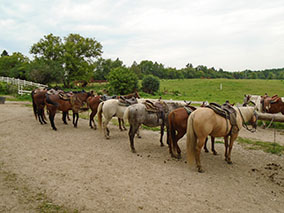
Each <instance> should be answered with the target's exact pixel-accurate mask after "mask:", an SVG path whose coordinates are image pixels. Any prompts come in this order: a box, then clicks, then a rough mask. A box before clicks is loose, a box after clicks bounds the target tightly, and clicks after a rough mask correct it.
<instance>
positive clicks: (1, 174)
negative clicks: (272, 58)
mask: <svg viewBox="0 0 284 213" xmlns="http://www.w3.org/2000/svg"><path fill="white" fill-rule="evenodd" d="M60 118H61V115H60V114H57V115H56V120H55V124H56V126H57V128H58V131H53V130H52V129H51V127H50V125H49V124H47V125H40V124H39V122H38V121H36V120H35V118H34V115H33V112H32V108H31V107H27V106H25V105H24V104H17V103H11V102H10V103H9V102H7V103H6V104H2V105H0V212H283V209H284V168H283V167H284V156H283V155H282V156H278V155H272V154H268V153H265V152H263V151H260V150H248V149H245V148H244V147H242V146H241V145H239V144H238V143H235V145H234V148H233V152H232V160H233V164H232V165H228V164H227V163H226V162H225V161H224V156H223V155H224V145H223V144H216V150H217V152H218V153H219V154H218V155H217V156H214V155H213V154H212V153H205V152H202V155H201V161H202V164H203V166H204V169H205V173H202V174H200V173H198V172H197V171H196V168H194V167H191V166H189V165H188V164H187V163H186V153H185V152H186V150H185V138H183V139H182V140H181V141H180V142H179V144H180V147H181V150H182V159H181V160H175V159H172V158H171V157H170V155H169V153H168V148H167V146H165V147H160V146H159V133H158V132H152V131H147V130H142V131H141V135H142V139H138V138H135V148H136V150H137V153H136V154H133V153H131V151H130V146H129V141H128V135H127V132H125V131H124V132H120V131H119V129H118V127H117V126H114V125H111V126H110V131H111V132H110V134H111V139H110V140H106V139H105V138H104V137H103V135H102V134H101V133H100V131H98V130H92V129H90V128H89V127H88V121H87V120H84V119H79V124H78V128H73V126H72V125H71V123H70V122H69V125H64V124H63V122H62V121H61V119H60ZM240 136H241V137H247V138H255V139H259V140H262V141H271V142H273V141H274V131H273V130H264V129H258V131H257V132H256V133H250V132H248V131H246V130H241V133H240ZM276 141H277V142H278V143H281V144H282V145H284V144H283V142H284V135H283V133H282V132H276Z"/></svg>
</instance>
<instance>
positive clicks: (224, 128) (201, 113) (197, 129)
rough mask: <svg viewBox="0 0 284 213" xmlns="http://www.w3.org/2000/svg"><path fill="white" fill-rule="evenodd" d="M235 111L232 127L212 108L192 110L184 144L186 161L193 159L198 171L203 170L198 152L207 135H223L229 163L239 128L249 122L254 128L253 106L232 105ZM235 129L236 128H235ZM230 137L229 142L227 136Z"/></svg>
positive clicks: (226, 158)
mask: <svg viewBox="0 0 284 213" xmlns="http://www.w3.org/2000/svg"><path fill="white" fill-rule="evenodd" d="M234 109H235V111H236V123H237V127H236V128H234V130H233V129H232V126H231V124H230V122H228V120H227V119H225V118H223V117H221V116H220V115H218V114H216V113H215V112H214V111H213V110H212V109H210V108H207V107H200V108H198V109H197V110H195V111H193V112H192V113H191V114H190V116H189V118H188V121H187V131H186V136H187V139H186V144H187V157H188V162H189V163H193V161H194V159H195V162H196V166H197V168H198V172H203V169H202V167H201V163H200V152H201V149H202V147H203V145H204V143H205V140H206V138H207V136H208V135H210V136H213V137H224V140H225V160H226V161H227V163H229V164H231V163H232V161H231V151H232V147H233V143H234V141H235V140H236V138H237V137H238V133H239V130H240V129H241V128H242V126H244V127H246V129H247V130H250V129H248V127H247V126H246V124H245V122H249V123H251V124H252V126H253V127H254V128H255V129H256V123H257V115H256V113H255V108H254V107H234ZM236 129H237V130H236ZM229 137H230V144H228V138H229Z"/></svg>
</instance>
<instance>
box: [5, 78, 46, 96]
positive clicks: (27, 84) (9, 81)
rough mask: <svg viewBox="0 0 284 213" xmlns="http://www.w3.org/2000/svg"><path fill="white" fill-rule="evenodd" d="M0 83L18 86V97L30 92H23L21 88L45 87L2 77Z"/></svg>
mask: <svg viewBox="0 0 284 213" xmlns="http://www.w3.org/2000/svg"><path fill="white" fill-rule="evenodd" d="M0 82H6V83H10V84H14V85H18V94H20V95H23V94H25V93H31V92H32V91H30V90H24V89H23V88H24V87H25V86H34V87H47V85H44V84H40V83H34V82H31V81H26V80H21V79H18V78H9V77H3V76H0Z"/></svg>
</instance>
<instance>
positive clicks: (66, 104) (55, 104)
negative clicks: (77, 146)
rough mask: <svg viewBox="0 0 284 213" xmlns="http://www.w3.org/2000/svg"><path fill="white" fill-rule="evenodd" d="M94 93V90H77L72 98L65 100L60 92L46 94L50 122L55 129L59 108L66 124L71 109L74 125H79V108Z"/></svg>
mask: <svg viewBox="0 0 284 213" xmlns="http://www.w3.org/2000/svg"><path fill="white" fill-rule="evenodd" d="M91 95H93V91H92V92H85V91H82V92H76V93H74V94H73V95H72V96H71V97H70V99H68V100H64V99H62V98H61V97H60V96H59V94H46V100H45V102H46V106H47V110H48V112H49V120H50V124H51V127H52V129H53V130H57V128H56V127H55V124H54V117H55V114H56V111H57V110H60V111H62V112H63V117H62V120H63V122H64V124H67V122H66V116H67V114H68V111H69V110H72V111H73V125H74V127H77V124H78V119H79V113H78V112H79V109H80V107H82V106H83V104H84V102H86V101H87V98H88V97H89V96H91Z"/></svg>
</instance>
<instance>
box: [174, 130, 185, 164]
mask: <svg viewBox="0 0 284 213" xmlns="http://www.w3.org/2000/svg"><path fill="white" fill-rule="evenodd" d="M185 133H186V132H185V131H179V130H177V134H175V131H173V132H172V134H173V135H172V137H171V139H172V143H173V144H172V153H171V154H172V157H175V158H177V159H181V150H180V148H179V146H178V143H177V142H178V141H179V139H181V138H182V137H183V136H184V134H185Z"/></svg>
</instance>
